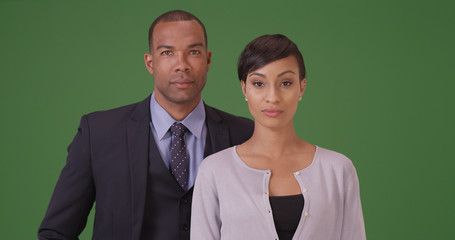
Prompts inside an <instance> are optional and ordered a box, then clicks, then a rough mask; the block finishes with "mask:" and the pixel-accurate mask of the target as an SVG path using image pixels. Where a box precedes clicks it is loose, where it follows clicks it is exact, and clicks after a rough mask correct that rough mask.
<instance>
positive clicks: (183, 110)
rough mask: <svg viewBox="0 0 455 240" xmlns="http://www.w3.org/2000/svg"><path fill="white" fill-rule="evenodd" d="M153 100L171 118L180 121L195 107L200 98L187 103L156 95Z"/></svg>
mask: <svg viewBox="0 0 455 240" xmlns="http://www.w3.org/2000/svg"><path fill="white" fill-rule="evenodd" d="M155 100H156V102H157V103H158V104H159V105H160V106H161V107H162V108H163V109H164V110H166V112H167V113H169V115H171V117H172V118H174V119H175V120H177V121H182V120H183V119H185V118H186V117H187V116H188V115H189V114H190V113H191V112H192V111H193V110H194V109H195V108H196V106H197V105H198V103H199V101H200V100H201V98H200V97H199V98H197V99H196V100H194V101H191V102H187V103H174V102H170V101H166V100H162V99H160V98H156V97H155Z"/></svg>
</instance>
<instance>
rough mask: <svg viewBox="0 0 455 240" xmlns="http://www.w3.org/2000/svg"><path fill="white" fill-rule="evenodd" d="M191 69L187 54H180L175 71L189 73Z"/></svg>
mask: <svg viewBox="0 0 455 240" xmlns="http://www.w3.org/2000/svg"><path fill="white" fill-rule="evenodd" d="M190 69H191V67H190V64H189V63H188V59H187V56H186V55H185V54H179V55H178V56H177V64H176V65H175V69H174V70H175V71H176V72H181V71H185V72H186V71H189V70H190Z"/></svg>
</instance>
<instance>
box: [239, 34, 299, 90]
mask: <svg viewBox="0 0 455 240" xmlns="http://www.w3.org/2000/svg"><path fill="white" fill-rule="evenodd" d="M289 56H294V57H295V58H296V60H297V64H298V66H299V79H300V80H303V79H304V78H305V75H306V70H305V63H304V62H303V57H302V54H301V53H300V51H299V49H298V48H297V45H295V43H293V42H292V41H291V40H289V38H287V37H286V36H284V35H282V34H272V35H263V36H260V37H258V38H256V39H254V40H253V41H251V42H250V43H248V45H246V47H245V49H243V52H242V53H241V54H240V57H239V61H238V65H237V71H238V76H239V80H240V81H245V82H246V77H247V76H248V73H250V72H252V71H255V70H257V69H259V68H261V67H263V66H265V65H267V64H269V63H271V62H274V61H276V60H280V59H283V58H286V57H289Z"/></svg>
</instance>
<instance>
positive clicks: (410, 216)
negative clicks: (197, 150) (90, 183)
mask: <svg viewBox="0 0 455 240" xmlns="http://www.w3.org/2000/svg"><path fill="white" fill-rule="evenodd" d="M172 9H183V10H187V11H190V12H192V13H194V14H195V15H196V16H198V17H199V18H200V19H201V20H202V21H203V22H204V23H205V25H206V28H207V32H208V41H209V48H210V49H211V50H212V51H213V56H212V66H211V69H210V72H209V74H208V83H207V85H206V88H205V90H204V93H203V97H204V100H205V101H206V103H208V104H210V105H212V106H215V107H218V108H220V109H223V110H225V111H227V112H231V113H233V114H236V115H241V116H246V117H251V116H250V115H249V112H248V108H247V105H246V103H245V102H244V98H243V96H242V93H241V90H240V83H239V81H238V79H237V77H236V76H237V73H236V61H237V58H238V55H239V54H240V52H241V50H242V49H243V47H244V46H245V45H246V44H247V43H248V42H249V41H251V40H252V39H254V38H255V37H257V36H259V35H262V34H269V33H282V34H285V35H287V36H288V37H289V38H291V39H292V40H293V41H294V42H295V43H297V45H298V46H299V48H300V50H301V51H302V53H303V56H304V59H305V62H306V66H307V69H308V78H307V83H308V84H307V89H306V92H305V95H304V98H303V101H302V102H301V104H300V105H299V109H298V113H297V114H296V116H295V120H294V121H295V127H296V130H297V132H298V134H299V136H301V137H302V138H303V139H305V140H307V141H309V142H310V143H313V144H316V145H319V146H321V147H325V148H329V149H332V150H335V151H338V152H341V153H344V154H345V155H347V156H348V157H349V158H350V159H352V161H353V163H354V165H355V166H356V168H357V171H358V175H359V179H360V187H361V198H362V204H363V211H364V217H365V224H366V231H367V238H368V239H370V240H376V239H413V240H419V239H425V240H428V239H450V238H453V236H454V235H455V232H454V227H453V225H454V212H455V208H454V204H453V202H452V201H453V199H454V197H455V186H454V183H455V177H454V174H453V172H454V170H455V169H454V167H455V159H454V157H453V155H452V151H453V150H451V147H453V146H452V145H453V143H454V137H455V134H454V123H455V117H454V115H455V114H454V103H455V101H454V100H455V98H454V93H453V92H454V90H455V88H454V87H455V83H454V82H455V81H454V80H455V79H454V77H453V76H454V74H453V70H450V69H453V65H454V63H455V61H454V58H453V57H454V53H455V51H454V50H455V48H454V43H455V33H454V30H453V29H454V25H455V17H454V3H452V2H451V1H439V0H437V1H419V0H416V1H411V0H409V1H407V0H393V1H392V0H380V1H379V0H372V1H351V0H347V1H316V0H314V1H306V0H302V1H288V0H282V1H270V2H269V1H245V0H241V1H239V0H231V1H177V0H167V1H158V0H149V1H99V0H94V1H63V0H61V1H57V0H54V1H50V0H41V1H31V0H30V1H26V0H17V1H13V0H2V1H0V31H1V37H0V43H1V44H0V49H1V52H0V84H1V85H0V91H1V95H0V98H1V118H0V127H1V134H0V136H1V137H0V141H1V144H0V148H1V149H0V161H1V162H0V171H1V174H0V187H1V197H0V232H1V236H0V238H1V239H21V240H22V239H36V232H37V229H38V226H39V224H40V222H41V220H42V218H43V216H44V213H45V211H46V208H47V205H48V203H49V200H50V197H51V194H52V191H53V188H54V186H55V183H56V181H57V178H58V176H59V174H60V170H61V169H62V167H63V166H64V164H65V159H66V147H67V146H68V144H69V143H70V142H71V140H72V138H73V136H74V135H75V133H76V131H77V127H78V124H79V120H80V117H81V116H82V115H83V114H86V113H89V112H92V111H96V110H104V109H110V108H114V107H118V106H122V105H126V104H130V103H133V102H137V101H140V100H142V99H144V98H146V97H147V95H148V94H150V93H151V91H152V89H153V78H152V76H151V75H150V74H149V73H148V72H147V71H146V69H145V66H144V62H143V54H144V53H145V52H146V51H147V49H148V46H147V31H148V27H149V25H150V23H151V22H152V21H153V19H154V18H155V17H157V16H158V15H159V14H161V13H163V12H165V11H168V10H172ZM92 228H93V214H92V215H91V216H90V217H89V221H88V224H87V227H86V229H85V231H84V232H83V233H82V235H81V239H90V238H91V233H92Z"/></svg>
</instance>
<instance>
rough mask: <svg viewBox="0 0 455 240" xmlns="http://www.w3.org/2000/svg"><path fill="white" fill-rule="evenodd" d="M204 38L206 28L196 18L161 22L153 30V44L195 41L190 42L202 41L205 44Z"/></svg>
mask: <svg viewBox="0 0 455 240" xmlns="http://www.w3.org/2000/svg"><path fill="white" fill-rule="evenodd" d="M204 38H205V37H204V30H203V28H202V26H201V25H200V24H199V23H198V22H197V21H195V20H185V21H172V22H159V23H158V24H156V26H155V29H154V30H153V44H160V43H161V42H169V43H171V42H174V43H179V42H185V41H193V42H192V43H188V44H196V43H199V42H202V43H203V44H204V45H205V39H204Z"/></svg>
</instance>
